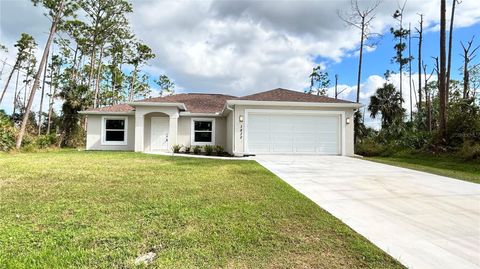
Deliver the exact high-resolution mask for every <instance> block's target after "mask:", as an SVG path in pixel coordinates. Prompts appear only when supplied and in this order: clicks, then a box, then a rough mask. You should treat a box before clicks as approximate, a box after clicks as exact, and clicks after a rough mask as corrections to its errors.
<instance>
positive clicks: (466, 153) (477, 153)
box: [457, 141, 480, 161]
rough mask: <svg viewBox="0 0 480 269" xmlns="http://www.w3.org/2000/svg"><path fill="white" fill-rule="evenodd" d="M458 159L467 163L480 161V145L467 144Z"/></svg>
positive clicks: (469, 142)
mask: <svg viewBox="0 0 480 269" xmlns="http://www.w3.org/2000/svg"><path fill="white" fill-rule="evenodd" d="M457 155H458V157H459V158H461V159H463V160H465V161H474V160H477V161H480V143H478V142H477V143H475V142H471V141H468V142H465V143H463V146H462V148H461V149H460V150H459V151H458V153H457Z"/></svg>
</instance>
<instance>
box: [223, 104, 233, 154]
mask: <svg viewBox="0 0 480 269" xmlns="http://www.w3.org/2000/svg"><path fill="white" fill-rule="evenodd" d="M225 108H226V109H228V110H230V111H232V113H233V117H232V125H233V126H232V134H233V136H232V139H233V140H232V154H233V155H235V149H236V148H235V136H236V134H235V109H233V108H231V107H229V106H228V104H227V105H226V106H225Z"/></svg>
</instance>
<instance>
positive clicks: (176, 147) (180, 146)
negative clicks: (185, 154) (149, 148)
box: [172, 145, 182, 153]
mask: <svg viewBox="0 0 480 269" xmlns="http://www.w3.org/2000/svg"><path fill="white" fill-rule="evenodd" d="M181 149H182V145H173V146H172V150H173V152H174V153H179V152H180V150H181Z"/></svg>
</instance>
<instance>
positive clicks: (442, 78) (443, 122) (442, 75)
mask: <svg viewBox="0 0 480 269" xmlns="http://www.w3.org/2000/svg"><path fill="white" fill-rule="evenodd" d="M445 26H446V0H440V57H439V58H440V65H439V72H438V74H439V76H438V94H439V95H440V109H439V123H440V124H439V131H438V134H439V136H438V137H439V139H440V142H441V143H444V142H445V141H446V138H447V115H446V96H447V91H448V89H447V88H446V86H447V85H446V64H447V63H446V48H445V35H446V31H445V30H446V29H445Z"/></svg>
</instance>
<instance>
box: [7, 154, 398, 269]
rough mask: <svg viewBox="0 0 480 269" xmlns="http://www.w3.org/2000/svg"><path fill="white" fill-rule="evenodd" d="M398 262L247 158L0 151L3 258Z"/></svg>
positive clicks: (112, 264)
mask: <svg viewBox="0 0 480 269" xmlns="http://www.w3.org/2000/svg"><path fill="white" fill-rule="evenodd" d="M149 251H153V252H155V253H156V254H157V258H156V259H155V261H154V263H153V264H151V265H149V266H148V267H149V268H402V266H401V265H400V264H399V263H398V262H397V261H395V260H394V259H393V258H391V257H390V256H388V255H387V254H385V253H384V252H383V251H381V250H380V249H379V248H377V247H376V246H374V245H373V244H371V243H370V242H369V241H367V240H366V239H365V238H363V237H362V236H360V235H359V234H357V233H355V232H354V231H352V230H351V229H350V228H349V227H347V226H346V225H345V224H343V223H342V222H341V221H339V220H338V219H336V218H334V217H333V216H331V215H330V214H328V213H327V212H326V211H324V210H322V209H321V208H319V207H318V206H317V205H315V204H314V203H313V202H311V201H310V200H308V199H307V198H305V197H304V196H303V195H301V194H300V193H298V192H297V191H295V190H294V189H293V188H291V187H290V186H289V185H287V184H286V183H284V182H283V181H281V180H280V179H279V178H277V177H276V176H275V175H273V174H272V173H270V172H269V171H267V170H266V169H264V168H263V167H261V166H260V165H258V164H257V163H255V162H253V161H230V160H210V159H195V158H182V157H168V156H154V155H146V154H137V153H132V152H78V151H73V150H72V151H54V152H43V153H18V154H1V153H0V265H2V268H132V267H134V259H135V258H136V257H137V256H139V255H140V254H143V253H146V252H149Z"/></svg>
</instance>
